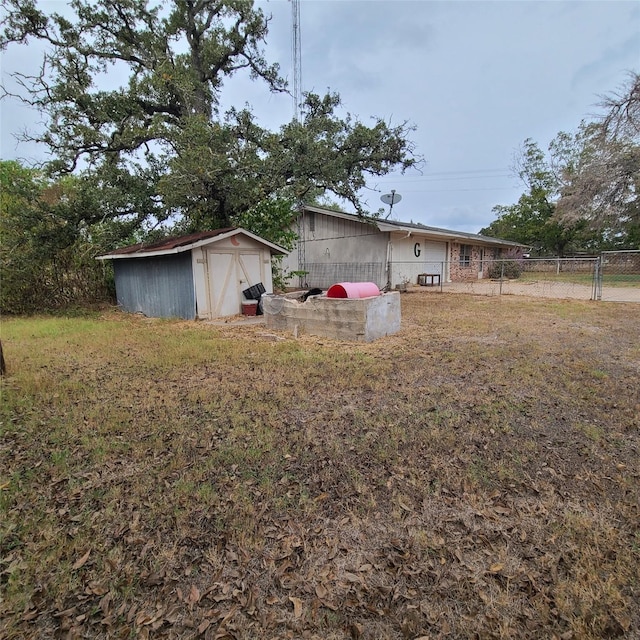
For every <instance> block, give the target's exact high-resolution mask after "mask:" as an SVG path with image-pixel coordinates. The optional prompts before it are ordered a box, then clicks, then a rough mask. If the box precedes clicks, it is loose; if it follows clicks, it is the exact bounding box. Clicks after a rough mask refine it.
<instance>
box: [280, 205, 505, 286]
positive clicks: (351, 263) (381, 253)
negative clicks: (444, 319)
mask: <svg viewBox="0 0 640 640" xmlns="http://www.w3.org/2000/svg"><path fill="white" fill-rule="evenodd" d="M381 223H383V224H381V226H382V228H383V230H380V229H378V227H377V226H376V225H375V224H371V223H368V222H366V221H364V220H363V221H362V222H361V221H359V220H358V219H348V218H344V217H340V215H339V214H336V215H332V214H331V213H330V212H328V213H326V214H323V213H322V212H320V211H312V212H310V211H305V213H304V215H303V216H302V218H301V224H300V226H299V228H297V229H296V232H298V233H299V235H300V237H301V238H302V239H303V242H302V243H300V245H299V246H298V245H297V246H296V247H294V249H293V251H291V253H289V255H288V256H286V258H285V259H284V260H283V268H284V271H285V274H286V273H291V272H295V271H303V270H304V271H306V272H307V275H305V276H303V277H301V278H300V279H297V278H296V279H293V280H291V281H290V284H291V286H301V287H302V286H305V287H321V288H323V289H325V288H328V287H329V286H331V285H332V284H335V283H336V282H349V281H352V282H356V281H361V282H375V283H376V284H377V285H378V286H379V287H383V286H385V285H386V284H387V283H389V284H390V285H391V287H395V286H396V285H401V284H405V283H413V284H415V283H416V282H417V281H418V276H419V275H420V274H423V273H426V274H438V275H439V276H440V281H441V282H443V283H444V282H464V281H469V280H476V279H479V278H487V277H488V276H489V268H490V265H491V262H492V261H493V260H496V259H498V258H500V256H501V255H502V248H501V247H495V246H492V245H491V243H490V241H489V239H487V244H486V245H485V244H484V243H483V242H482V240H480V241H478V240H477V239H475V238H474V237H469V239H468V241H467V243H466V244H465V240H463V239H462V238H460V239H459V238H457V237H456V236H455V232H451V233H452V236H448V235H447V232H444V231H443V230H434V231H435V233H433V234H431V233H429V231H425V232H421V231H420V230H419V229H416V228H407V226H406V225H405V226H403V227H402V228H398V226H396V227H395V228H390V227H392V225H391V223H388V222H386V221H381ZM405 229H406V231H405ZM463 248H464V251H463ZM301 262H303V263H304V265H301V264H300V263H301ZM436 281H437V279H436Z"/></svg>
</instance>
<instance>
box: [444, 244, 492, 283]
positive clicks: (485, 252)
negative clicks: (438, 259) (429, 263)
mask: <svg viewBox="0 0 640 640" xmlns="http://www.w3.org/2000/svg"><path fill="white" fill-rule="evenodd" d="M465 247H466V249H464V250H463V248H465ZM501 253H502V252H501V249H500V248H497V247H482V246H479V245H469V244H467V245H465V244H464V243H462V242H452V243H451V265H450V270H451V282H470V281H472V280H478V279H481V278H488V277H489V269H490V267H491V263H492V261H493V260H498V259H499V258H500V256H501ZM467 258H468V259H467Z"/></svg>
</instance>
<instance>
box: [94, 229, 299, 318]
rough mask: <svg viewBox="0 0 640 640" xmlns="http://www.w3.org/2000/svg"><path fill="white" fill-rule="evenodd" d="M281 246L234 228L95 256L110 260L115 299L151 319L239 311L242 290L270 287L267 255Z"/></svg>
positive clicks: (280, 251) (216, 315) (214, 315)
mask: <svg viewBox="0 0 640 640" xmlns="http://www.w3.org/2000/svg"><path fill="white" fill-rule="evenodd" d="M286 253H287V251H286V250H285V249H283V248H282V247H279V246H278V245H276V244H273V243H271V242H269V241H267V240H264V239H263V238H260V237H258V236H256V235H255V234H253V233H251V232H250V231H247V230H246V229H241V228H238V227H230V228H227V229H216V230H214V231H205V232H202V233H194V234H191V235H186V236H181V237H178V238H166V239H164V240H161V241H159V242H156V243H153V244H136V245H132V246H129V247H123V248H122V249H116V250H115V251H112V252H111V253H108V254H106V255H103V256H99V257H98V260H112V261H113V269H114V275H115V283H116V297H117V299H118V304H119V305H120V307H121V308H122V309H124V310H125V311H129V312H131V313H143V314H144V315H146V316H149V317H154V318H185V319H188V320H192V319H195V318H199V319H211V318H220V317H224V316H232V315H236V314H238V313H240V311H241V307H242V301H243V298H244V297H243V294H242V292H243V291H245V290H246V289H248V288H250V287H252V286H254V285H257V284H260V283H262V285H263V286H264V289H265V291H266V292H267V293H272V292H273V280H272V276H271V256H273V255H282V254H286Z"/></svg>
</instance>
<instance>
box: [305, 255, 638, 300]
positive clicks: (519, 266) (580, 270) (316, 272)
mask: <svg viewBox="0 0 640 640" xmlns="http://www.w3.org/2000/svg"><path fill="white" fill-rule="evenodd" d="M390 272H391V278H392V282H393V283H394V286H395V285H400V286H403V285H408V286H416V285H419V286H420V288H421V289H424V290H431V291H441V292H454V293H455V292H466V293H472V294H476V295H487V296H498V295H525V296H533V297H541V298H572V299H579V300H607V301H619V302H640V251H615V252H605V253H603V254H602V255H601V256H599V257H588V258H521V259H517V260H513V259H510V260H475V261H474V260H470V261H467V262H465V263H464V264H463V263H456V264H454V263H451V262H434V261H423V262H416V261H413V262H409V261H407V262H401V261H394V262H393V263H392V264H391V265H390ZM387 278H388V274H387V269H386V265H385V263H384V262H342V263H309V264H307V265H306V270H305V275H304V276H302V278H300V280H301V281H300V285H299V286H302V287H318V288H322V289H326V288H328V287H330V286H331V285H332V284H335V283H336V282H375V283H376V284H377V285H378V286H379V287H381V288H382V287H384V286H385V285H386V284H387Z"/></svg>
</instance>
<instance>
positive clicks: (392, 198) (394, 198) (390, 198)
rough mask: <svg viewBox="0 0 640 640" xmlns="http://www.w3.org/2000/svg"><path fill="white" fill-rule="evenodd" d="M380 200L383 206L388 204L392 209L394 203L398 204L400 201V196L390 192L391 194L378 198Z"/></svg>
mask: <svg viewBox="0 0 640 640" xmlns="http://www.w3.org/2000/svg"><path fill="white" fill-rule="evenodd" d="M380 200H382V202H384V203H385V204H388V205H389V206H390V207H393V205H394V204H395V203H396V202H400V200H402V196H401V195H400V194H399V193H396V192H395V191H392V192H391V193H385V194H384V195H383V196H380Z"/></svg>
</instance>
